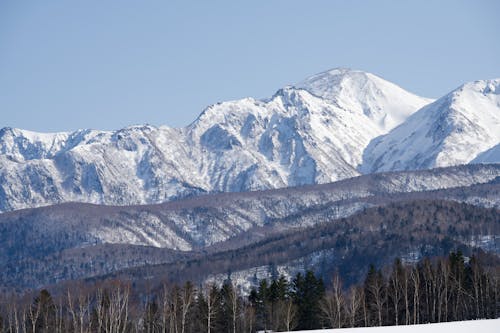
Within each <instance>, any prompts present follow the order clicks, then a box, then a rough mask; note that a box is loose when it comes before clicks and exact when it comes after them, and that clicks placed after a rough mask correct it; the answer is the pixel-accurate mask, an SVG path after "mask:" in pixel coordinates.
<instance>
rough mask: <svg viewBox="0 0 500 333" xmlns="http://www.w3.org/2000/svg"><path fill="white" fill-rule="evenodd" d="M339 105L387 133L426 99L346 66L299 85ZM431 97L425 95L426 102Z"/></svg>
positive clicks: (426, 102) (429, 101) (430, 100)
mask: <svg viewBox="0 0 500 333" xmlns="http://www.w3.org/2000/svg"><path fill="white" fill-rule="evenodd" d="M297 87H299V88H303V89H305V90H308V91H309V92H311V93H312V94H314V95H316V96H320V97H322V98H324V99H326V100H329V101H331V102H332V103H335V104H336V105H338V106H339V107H340V108H344V109H348V110H353V111H354V110H355V111H356V112H357V113H360V114H361V113H362V114H364V115H365V116H367V117H368V118H369V119H371V120H372V121H373V122H374V123H375V125H376V126H377V127H378V129H379V130H380V132H381V133H386V132H388V131H389V130H390V129H392V128H394V127H395V126H397V125H399V124H401V123H402V122H403V121H405V120H406V118H408V117H409V116H410V115H411V114H412V113H414V112H415V110H417V109H419V108H421V107H422V106H423V104H422V102H423V99H422V98H421V97H418V96H416V95H413V94H411V93H409V92H407V91H406V90H403V89H402V88H400V87H398V86H397V85H395V84H393V83H391V82H388V81H385V80H383V79H381V78H380V77H378V76H375V75H373V74H371V73H366V72H362V71H356V70H350V69H345V68H338V69H333V70H330V71H327V72H324V73H320V74H317V75H314V76H312V77H310V78H308V79H306V80H305V81H303V82H301V83H299V84H298V85H297ZM432 101H433V100H432V99H425V104H428V103H431V102H432Z"/></svg>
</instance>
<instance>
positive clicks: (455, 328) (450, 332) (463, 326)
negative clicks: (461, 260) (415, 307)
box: [294, 319, 500, 333]
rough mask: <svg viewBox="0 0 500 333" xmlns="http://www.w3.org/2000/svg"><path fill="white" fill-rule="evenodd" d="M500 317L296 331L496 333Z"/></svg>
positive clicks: (323, 332)
mask: <svg viewBox="0 0 500 333" xmlns="http://www.w3.org/2000/svg"><path fill="white" fill-rule="evenodd" d="M499 328H500V319H483V320H469V321H455V322H449V323H435V324H421V325H408V326H383V327H362V328H340V329H329V330H313V331H294V332H295V333H301V332H302V333H305V332H309V333H386V332H387V333H470V332H481V333H490V332H491V333H496V332H498V330H499Z"/></svg>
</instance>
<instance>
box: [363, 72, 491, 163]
mask: <svg viewBox="0 0 500 333" xmlns="http://www.w3.org/2000/svg"><path fill="white" fill-rule="evenodd" d="M499 142H500V79H496V80H483V81H475V82H471V83H467V84H464V85H463V86H461V87H459V88H458V89H456V90H454V91H452V92H451V93H449V94H447V95H446V96H444V97H442V98H440V99H438V100H437V101H435V102H434V103H432V104H430V105H427V106H425V107H424V108H422V109H421V110H419V111H418V112H416V113H414V114H413V115H411V116H410V117H409V118H408V119H407V120H406V121H405V122H404V123H403V124H401V125H400V126H398V127H396V128H394V129H393V130H391V131H390V132H389V133H388V134H386V135H384V136H381V137H379V138H376V139H375V140H373V141H372V142H371V143H370V145H369V146H368V147H367V148H366V150H365V152H364V154H363V164H362V165H361V167H360V170H361V171H362V172H364V173H371V172H379V171H388V170H415V169H425V168H434V167H442V166H449V165H458V164H465V163H469V162H471V161H472V160H474V159H475V158H476V157H477V159H476V160H475V161H474V162H478V163H481V162H490V163H491V162H497V163H498V162H500V158H498V157H500V155H499V154H498V146H497V145H498V144H499ZM494 146H497V148H494ZM488 149H492V151H490V152H486V153H484V155H481V153H483V152H485V151H487V150H488Z"/></svg>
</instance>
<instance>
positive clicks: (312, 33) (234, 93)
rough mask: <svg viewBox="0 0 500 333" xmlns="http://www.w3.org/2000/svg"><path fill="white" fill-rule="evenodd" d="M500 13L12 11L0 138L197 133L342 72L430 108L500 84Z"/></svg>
mask: <svg viewBox="0 0 500 333" xmlns="http://www.w3.org/2000/svg"><path fill="white" fill-rule="evenodd" d="M498 13H500V1H496V0H490V1H488V0H483V1H478V0H475V1H473V0H471V1H461V0H454V1H448V0H440V1H424V0H418V1H410V0H409V1H400V0H393V1H388V0H387V1H368V0H366V1H359V0H351V1H347V0H342V1H334V0H323V1H321V0H307V1H306V0H303V1H295V0H286V1H285V0H254V1H234V0H233V1H218V0H213V1H189V0H184V1H128V0H116V1H111V0H109V1H102V0H86V1H66V0H61V1H55V0H54V1H51V0H45V1H38V0H33V1H18V0H2V1H0V128H1V127H7V126H8V127H17V128H23V129H28V130H32V131H40V132H55V131H72V130H76V129H81V128H93V129H100V130H114V129H120V128H123V127H125V126H130V125H136V124H150V125H155V126H160V125H167V126H171V127H182V126H186V125H188V124H189V123H191V122H192V121H194V120H195V119H196V117H197V116H198V115H199V114H200V113H201V112H202V111H203V109H204V108H206V107H207V106H208V105H210V104H214V103H217V102H220V101H225V100H233V99H239V98H244V97H255V98H265V97H269V96H271V95H273V93H274V92H275V91H276V90H278V89H279V88H281V87H283V86H285V85H289V84H293V83H296V82H299V81H301V80H303V79H304V78H306V77H308V76H310V75H313V74H316V73H319V72H322V71H325V70H328V69H331V68H335V67H348V68H353V69H359V70H364V71H367V72H371V73H374V74H376V75H378V76H381V77H382V78H384V79H387V80H389V81H391V82H394V83H396V84H398V85H400V86H401V87H403V88H404V89H407V90H409V91H411V92H413V93H416V94H418V95H421V96H425V97H440V96H442V95H444V94H446V93H447V92H449V91H451V90H452V89H454V88H456V87H457V86H459V85H460V84H462V83H464V82H467V81H472V80H478V79H490V78H499V77H500V42H499V41H500V37H499V33H500V19H499V18H498Z"/></svg>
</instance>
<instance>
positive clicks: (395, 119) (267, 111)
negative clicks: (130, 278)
mask: <svg viewBox="0 0 500 333" xmlns="http://www.w3.org/2000/svg"><path fill="white" fill-rule="evenodd" d="M297 87H298V88H296V87H285V88H283V89H281V90H279V91H278V92H277V93H276V94H275V95H274V96H272V97H271V98H269V99H266V100H255V99H252V98H245V99H242V100H237V101H230V102H224V103H219V104H216V105H212V106H210V107H208V108H207V109H206V110H205V111H204V112H203V113H202V114H201V115H200V117H199V118H198V119H197V120H196V121H194V122H193V123H192V124H191V125H189V126H187V127H186V128H180V129H173V128H168V127H159V128H157V127H153V126H132V127H127V128H124V129H121V130H118V131H113V132H111V131H106V132H104V131H94V130H80V131H76V132H73V133H55V134H39V133H33V132H29V131H24V130H18V129H11V128H4V129H2V130H0V153H1V154H0V212H1V211H10V210H15V209H20V208H27V207H36V206H43V205H48V204H53V203H59V202H67V201H78V202H89V203H102V204H116V205H129V204H145V203H158V202H163V201H166V200H170V199H174V198H179V197H186V196H191V195H196V194H199V193H205V192H218V191H233V192H234V191H247V190H257V189H269V188H280V187H287V186H295V185H303V184H314V183H327V182H332V181H336V180H339V179H345V178H349V177H353V176H356V175H358V174H359V172H358V171H357V170H356V167H357V165H359V164H360V163H361V160H362V153H363V150H364V149H365V147H366V146H367V145H368V143H369V142H370V141H371V140H372V139H373V138H375V137H377V136H379V135H381V134H384V133H386V132H387V131H388V130H390V129H391V128H392V127H393V126H395V125H397V124H399V123H400V122H401V121H403V120H404V119H405V117H406V116H407V115H409V114H411V113H412V112H414V111H416V110H417V109H419V108H420V107H421V106H423V105H425V104H427V103H428V102H429V100H428V99H425V98H421V97H417V96H415V95H412V94H410V93H408V92H406V91H404V90H403V89H401V88H399V87H397V86H395V85H393V84H391V83H389V82H386V81H384V80H382V79H380V78H378V77H376V76H375V75H373V74H369V73H363V72H359V71H351V70H345V69H342V70H332V71H329V72H325V73H323V74H319V75H316V76H314V77H312V78H309V79H306V80H305V81H304V82H303V83H301V84H299V85H297Z"/></svg>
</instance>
